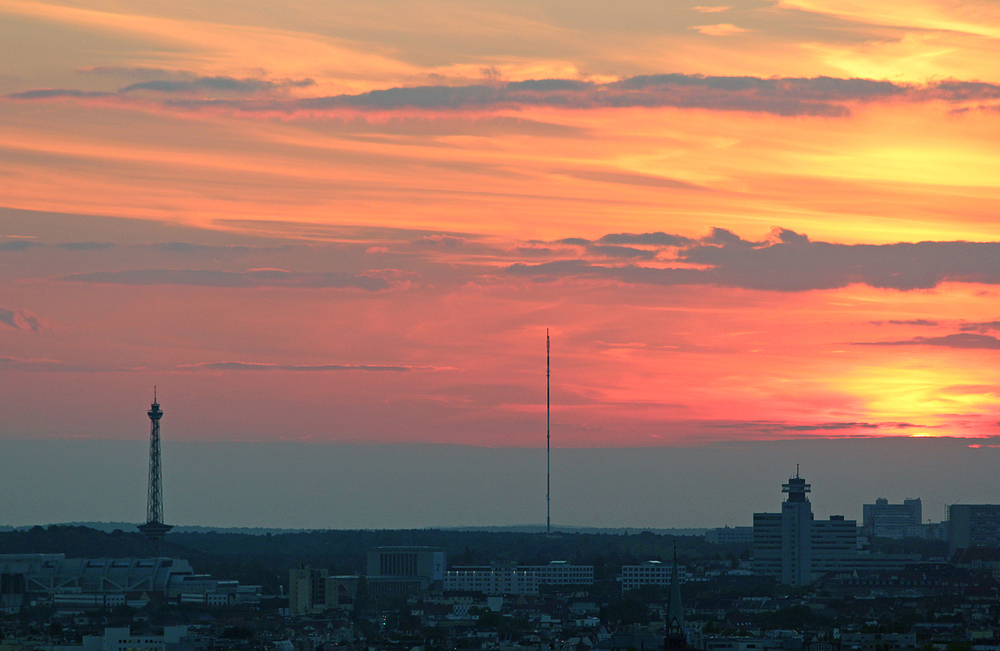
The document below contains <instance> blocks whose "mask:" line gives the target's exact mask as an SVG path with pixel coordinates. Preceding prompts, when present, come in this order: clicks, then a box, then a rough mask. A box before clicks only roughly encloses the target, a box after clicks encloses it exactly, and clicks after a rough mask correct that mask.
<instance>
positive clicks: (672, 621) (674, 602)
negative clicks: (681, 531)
mask: <svg viewBox="0 0 1000 651" xmlns="http://www.w3.org/2000/svg"><path fill="white" fill-rule="evenodd" d="M666 624H667V630H666V637H664V639H663V648H664V649H666V650H667V651H681V650H683V649H686V648H687V638H686V637H685V635H684V605H683V604H681V576H680V570H679V569H678V567H677V543H676V542H674V567H673V569H672V570H671V572H670V599H669V601H667V622H666Z"/></svg>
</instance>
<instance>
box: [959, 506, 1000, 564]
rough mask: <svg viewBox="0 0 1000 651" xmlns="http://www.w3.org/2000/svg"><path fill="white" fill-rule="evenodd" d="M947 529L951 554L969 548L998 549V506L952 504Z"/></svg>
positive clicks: (999, 521)
mask: <svg viewBox="0 0 1000 651" xmlns="http://www.w3.org/2000/svg"><path fill="white" fill-rule="evenodd" d="M948 527H949V545H950V547H951V551H952V552H953V553H954V552H955V551H956V550H959V549H967V548H969V547H1000V504H952V505H951V506H949V507H948Z"/></svg>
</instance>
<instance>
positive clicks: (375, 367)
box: [177, 362, 436, 373]
mask: <svg viewBox="0 0 1000 651" xmlns="http://www.w3.org/2000/svg"><path fill="white" fill-rule="evenodd" d="M177 368H179V369H181V370H190V371H199V370H205V371H379V372H388V373H405V372H407V371H416V370H420V371H423V370H436V369H435V367H433V366H387V365H381V364H272V363H264V362H202V363H198V364H182V365H180V366H178V367H177Z"/></svg>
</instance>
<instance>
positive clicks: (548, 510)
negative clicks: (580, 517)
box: [545, 328, 552, 534]
mask: <svg viewBox="0 0 1000 651" xmlns="http://www.w3.org/2000/svg"><path fill="white" fill-rule="evenodd" d="M551 356H552V346H551V343H550V340H549V329H548V328H546V329H545V533H546V534H551V533H552V388H551V385H552V361H551Z"/></svg>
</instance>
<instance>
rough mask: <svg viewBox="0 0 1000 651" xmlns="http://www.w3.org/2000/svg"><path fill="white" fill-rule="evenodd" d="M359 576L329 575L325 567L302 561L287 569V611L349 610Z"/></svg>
mask: <svg viewBox="0 0 1000 651" xmlns="http://www.w3.org/2000/svg"><path fill="white" fill-rule="evenodd" d="M358 581H359V577H358V576H356V575H355V576H336V575H334V576H331V575H330V571H329V570H327V569H319V568H314V567H311V566H309V565H303V566H302V567H300V568H297V569H292V570H289V572H288V613H289V614H290V615H292V616H293V617H299V616H302V615H313V614H317V613H321V612H324V611H327V610H336V609H338V608H343V609H345V610H352V609H353V608H354V599H355V597H356V596H357V593H358Z"/></svg>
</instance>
